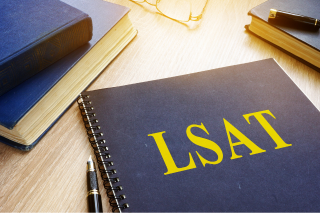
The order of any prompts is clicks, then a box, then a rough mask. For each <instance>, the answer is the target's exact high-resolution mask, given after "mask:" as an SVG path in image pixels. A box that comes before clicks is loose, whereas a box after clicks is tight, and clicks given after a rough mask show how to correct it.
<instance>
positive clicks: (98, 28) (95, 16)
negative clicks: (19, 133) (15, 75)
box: [0, 0, 129, 150]
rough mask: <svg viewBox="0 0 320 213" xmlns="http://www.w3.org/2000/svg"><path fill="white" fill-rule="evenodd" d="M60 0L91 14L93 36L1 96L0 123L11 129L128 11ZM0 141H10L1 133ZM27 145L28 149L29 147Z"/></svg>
mask: <svg viewBox="0 0 320 213" xmlns="http://www.w3.org/2000/svg"><path fill="white" fill-rule="evenodd" d="M63 2H65V3H68V4H70V5H71V6H73V7H75V8H78V9H79V10H82V11H83V12H85V13H87V14H89V15H90V17H91V18H92V22H93V37H92V39H91V40H90V42H89V43H88V44H86V45H84V46H82V47H80V48H78V49H77V50H75V51H74V52H72V53H70V54H68V55H67V56H66V57H64V58H62V59H61V60H59V61H58V62H56V63H54V64H53V65H51V66H49V67H48V68H46V69H45V70H43V71H42V72H39V73H38V74H36V75H34V76H33V77H32V78H29V79H28V80H26V81H24V82H23V83H22V84H20V85H19V86H17V87H15V88H13V89H12V90H10V91H9V92H7V93H5V94H3V95H2V96H0V125H2V126H4V127H6V128H8V129H12V128H13V127H14V126H15V124H17V123H18V122H19V120H20V119H21V118H23V116H24V115H25V114H26V113H27V112H28V111H29V110H30V109H31V108H32V107H33V106H34V105H35V104H36V103H37V102H38V101H39V100H41V98H42V97H43V96H44V95H45V94H46V93H47V92H48V91H49V90H50V89H51V88H52V87H53V86H54V85H55V84H56V83H57V82H58V81H59V80H60V79H61V78H62V77H63V76H64V75H65V74H66V73H67V72H68V71H69V69H70V68H72V67H73V65H74V64H75V63H76V62H77V61H78V60H79V59H81V57H82V56H84V55H85V54H86V53H87V52H88V51H89V50H90V49H91V48H92V47H93V46H94V45H95V44H96V43H97V42H98V41H99V40H100V39H101V38H102V37H103V36H104V35H105V34H106V33H107V32H108V31H109V30H110V29H111V28H112V27H113V26H114V25H115V24H116V23H117V22H118V21H119V20H120V19H121V18H122V17H123V16H124V15H125V14H127V13H128V12H129V9H128V8H126V7H123V6H120V5H116V4H112V3H109V2H105V1H102V0H63ZM106 17H108V18H106ZM42 136H43V135H42ZM42 136H41V137H42ZM41 137H39V139H40V138H41ZM39 139H38V140H37V141H35V142H34V143H33V144H32V145H31V147H33V146H34V145H35V144H36V143H37V142H38V141H39ZM0 142H4V143H6V144H11V143H10V142H11V141H10V140H8V139H6V138H4V137H1V136H0ZM12 143H14V142H12ZM24 147H25V146H23V145H21V146H20V149H22V150H24ZM27 147H29V146H27ZM27 149H28V150H29V149H30V147H29V148H27Z"/></svg>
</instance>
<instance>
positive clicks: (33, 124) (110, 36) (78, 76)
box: [0, 0, 137, 151]
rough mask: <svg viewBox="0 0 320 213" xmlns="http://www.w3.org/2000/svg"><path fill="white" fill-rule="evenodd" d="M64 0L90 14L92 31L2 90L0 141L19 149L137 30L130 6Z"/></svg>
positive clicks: (27, 146)
mask: <svg viewBox="0 0 320 213" xmlns="http://www.w3.org/2000/svg"><path fill="white" fill-rule="evenodd" d="M63 1H64V2H65V3H68V4H70V5H71V6H73V7H75V8H78V9H80V10H82V11H83V12H85V13H87V14H89V15H90V17H91V18H92V22H93V37H92V39H91V40H90V42H88V43H87V44H85V45H83V46H81V47H80V48H78V49H77V50H75V51H73V52H72V53H70V54H68V55H67V56H65V57H64V58H62V59H61V60H59V61H58V62H56V63H54V64H52V65H51V66H49V67H47V68H46V69H45V70H43V71H42V72H39V73H38V74H36V75H34V76H33V77H31V78H29V79H28V80H26V81H24V82H23V83H21V84H20V85H18V86H16V87H15V88H13V89H11V90H10V91H8V92H6V93H5V94H3V95H2V96H0V135H1V136H2V137H1V136H0V142H3V143H5V144H8V145H11V146H13V147H15V148H18V149H21V150H26V151H27V150H30V149H31V148H33V147H34V145H35V144H37V142H38V141H39V140H40V139H41V137H42V136H43V135H44V134H45V133H46V131H47V130H48V129H49V128H50V127H51V126H52V125H53V123H54V122H55V121H56V120H57V119H58V118H59V117H60V116H61V115H62V113H63V112H64V111H65V110H66V109H67V108H68V107H69V105H70V104H71V103H72V102H73V101H74V100H75V99H76V98H77V96H78V95H79V93H80V92H82V91H83V90H84V89H85V88H86V87H87V86H88V85H89V84H90V83H91V82H92V81H93V80H94V79H95V78H96V77H97V75H98V74H99V73H100V72H101V71H102V70H103V69H104V68H105V67H106V66H107V65H108V63H110V61H111V60H112V59H113V58H114V57H115V56H116V55H117V54H118V53H119V52H120V51H121V50H122V49H123V48H124V47H125V46H126V45H127V44H128V43H129V42H130V41H131V40H132V39H133V38H134V36H135V35H136V33H137V31H136V30H135V29H134V28H133V26H132V24H131V22H130V20H129V18H128V15H127V13H128V12H129V8H126V7H123V6H120V5H116V4H112V3H109V2H105V1H102V0H63ZM111 29H114V30H111ZM101 52H102V54H101Z"/></svg>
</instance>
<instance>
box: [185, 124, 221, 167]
mask: <svg viewBox="0 0 320 213" xmlns="http://www.w3.org/2000/svg"><path fill="white" fill-rule="evenodd" d="M193 127H197V128H200V129H202V130H203V131H205V132H206V133H207V134H208V135H209V132H208V131H207V129H206V128H205V126H204V125H203V124H202V123H201V125H197V124H192V125H190V126H188V128H187V136H188V138H189V140H190V141H191V142H192V143H194V144H196V145H198V146H201V147H204V148H207V149H211V150H212V151H214V152H215V153H216V154H217V155H218V159H217V160H216V161H208V160H207V159H205V158H204V157H202V156H201V155H200V154H199V153H198V152H197V151H196V153H197V155H198V157H199V158H200V161H201V163H202V165H203V166H204V167H205V166H206V164H207V163H208V164H219V163H220V162H221V161H222V159H223V152H222V150H221V149H220V147H219V146H218V144H216V143H215V142H213V141H211V140H208V139H205V138H201V137H198V136H195V135H194V134H192V132H191V128H193Z"/></svg>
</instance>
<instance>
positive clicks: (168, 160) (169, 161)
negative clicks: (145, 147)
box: [148, 131, 196, 175]
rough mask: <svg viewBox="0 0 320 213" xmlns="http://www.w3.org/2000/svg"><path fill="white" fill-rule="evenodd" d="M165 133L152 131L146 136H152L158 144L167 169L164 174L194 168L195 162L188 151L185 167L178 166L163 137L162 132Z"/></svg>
mask: <svg viewBox="0 0 320 213" xmlns="http://www.w3.org/2000/svg"><path fill="white" fill-rule="evenodd" d="M163 133H165V131H163V132H157V133H153V134H149V135H148V136H152V137H153V138H154V140H155V141H156V144H157V146H158V149H159V151H160V154H161V156H162V158H163V161H164V163H165V164H166V166H167V169H168V171H167V172H166V173H164V174H165V175H168V174H172V173H176V172H182V171H185V170H189V169H194V168H196V164H195V163H194V160H193V158H192V156H191V153H190V152H189V158H190V163H189V165H188V166H186V167H182V168H178V167H177V166H176V164H175V162H174V160H173V158H172V155H171V153H170V151H169V149H168V147H167V144H166V142H165V141H164V139H163V136H162V134H163Z"/></svg>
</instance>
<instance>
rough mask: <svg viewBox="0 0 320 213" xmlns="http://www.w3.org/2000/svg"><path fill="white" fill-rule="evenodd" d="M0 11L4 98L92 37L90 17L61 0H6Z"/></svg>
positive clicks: (0, 85)
mask: <svg viewBox="0 0 320 213" xmlns="http://www.w3.org/2000/svg"><path fill="white" fill-rule="evenodd" d="M0 11H1V19H0V26H1V27H0V37H1V42H0V95H2V94H3V93H5V92H7V91H8V90H10V89H11V88H13V87H15V86H17V85H18V84H20V83H21V82H23V81H25V80H26V79H28V78H30V77H31V76H33V75H35V74H36V73H38V72H39V71H41V70H43V69H44V68H46V67H48V66H49V65H51V64H53V63H54V62H56V61H58V60H59V59H61V58H62V57H64V56H65V55H67V54H68V53H70V52H72V51H74V50H75V49H76V48H78V47H80V46H82V45H84V44H86V43H87V42H88V41H89V40H90V39H91V37H92V21H91V18H90V17H89V16H88V14H86V13H84V12H82V11H80V10H78V9H76V8H74V7H72V6H70V5H68V4H66V3H64V2H61V1H59V0H50V1H48V0H45V1H43V0H28V1H18V0H5V1H2V2H1V5H0Z"/></svg>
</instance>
